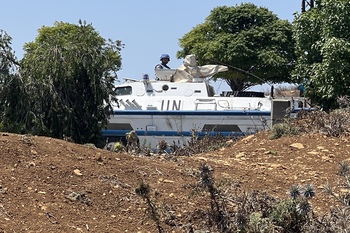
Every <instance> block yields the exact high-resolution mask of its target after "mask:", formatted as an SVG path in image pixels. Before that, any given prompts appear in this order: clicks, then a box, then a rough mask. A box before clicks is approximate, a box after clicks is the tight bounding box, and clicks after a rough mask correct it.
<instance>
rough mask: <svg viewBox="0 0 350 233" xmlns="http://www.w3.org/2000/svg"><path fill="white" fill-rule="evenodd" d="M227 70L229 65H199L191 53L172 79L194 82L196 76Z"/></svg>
mask: <svg viewBox="0 0 350 233" xmlns="http://www.w3.org/2000/svg"><path fill="white" fill-rule="evenodd" d="M227 70H228V67H227V66H222V65H204V66H197V59H196V56H195V55H194V54H191V55H187V56H186V57H185V60H184V62H183V64H182V65H181V66H179V67H178V68H177V69H176V72H175V74H174V75H173V79H172V80H173V81H174V82H193V80H194V79H196V78H207V77H211V76H213V75H215V74H217V73H219V72H224V71H227Z"/></svg>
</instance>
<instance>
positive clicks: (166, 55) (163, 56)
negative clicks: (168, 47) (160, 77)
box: [160, 53, 170, 61]
mask: <svg viewBox="0 0 350 233" xmlns="http://www.w3.org/2000/svg"><path fill="white" fill-rule="evenodd" d="M163 58H168V59H169V61H170V56H169V55H168V54H165V53H164V54H162V56H160V60H162V59H163Z"/></svg>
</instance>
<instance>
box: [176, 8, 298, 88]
mask: <svg viewBox="0 0 350 233" xmlns="http://www.w3.org/2000/svg"><path fill="white" fill-rule="evenodd" d="M292 38H293V37H292V25H291V23H289V22H288V21H287V20H280V19H278V17H277V16H276V15H275V14H273V13H272V12H270V11H269V10H268V9H267V8H264V7H257V6H255V5H254V4H251V3H244V4H241V5H239V6H235V7H229V6H221V7H216V8H214V9H213V10H212V11H211V13H210V15H209V16H208V17H207V18H206V20H205V22H204V23H202V24H199V25H197V26H196V27H194V28H193V29H192V30H191V31H190V32H188V33H187V34H185V35H184V36H183V37H182V38H181V39H180V47H181V48H182V50H180V51H178V53H177V56H178V57H179V58H183V57H185V56H186V55H188V54H196V56H197V59H198V64H199V65H205V64H212V63H215V64H223V65H227V66H229V68H230V69H229V71H228V72H225V73H220V74H219V75H220V78H224V79H226V81H227V83H228V84H229V85H230V87H231V89H232V90H234V91H240V90H244V89H246V88H248V87H249V86H252V85H255V84H262V83H265V82H275V83H276V82H277V83H280V82H288V81H290V72H291V70H292V69H293V64H294V63H293V62H294V59H295V55H294V42H293V39H292ZM215 77H216V78H218V75H217V76H215Z"/></svg>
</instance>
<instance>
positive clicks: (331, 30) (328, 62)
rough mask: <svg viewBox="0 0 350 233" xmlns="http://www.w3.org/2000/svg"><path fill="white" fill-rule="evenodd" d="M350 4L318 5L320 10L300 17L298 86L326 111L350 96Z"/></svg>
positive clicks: (340, 0)
mask: <svg viewBox="0 0 350 233" xmlns="http://www.w3.org/2000/svg"><path fill="white" fill-rule="evenodd" d="M349 17H350V2H349V1H344V0H322V1H317V7H315V8H313V9H311V10H309V11H307V12H305V13H302V14H300V15H297V16H296V17H295V20H294V22H293V25H294V33H293V35H294V38H295V41H296V45H295V48H296V53H297V60H296V68H295V70H294V80H295V82H298V83H301V82H303V83H304V85H305V88H306V89H305V95H306V96H308V97H309V98H310V99H311V100H312V101H313V102H315V103H318V104H319V105H320V106H321V107H322V108H323V109H325V110H329V109H334V108H337V102H336V100H337V98H338V97H341V96H349V95H350V59H349V57H350V20H349Z"/></svg>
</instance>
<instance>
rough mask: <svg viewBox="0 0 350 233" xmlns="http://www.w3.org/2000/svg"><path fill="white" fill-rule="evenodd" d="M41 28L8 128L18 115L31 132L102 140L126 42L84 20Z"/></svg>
mask: <svg viewBox="0 0 350 233" xmlns="http://www.w3.org/2000/svg"><path fill="white" fill-rule="evenodd" d="M38 32H39V34H38V36H37V37H36V39H35V41H34V42H29V43H26V44H25V46H24V50H25V54H24V57H23V59H22V60H21V75H22V77H23V78H22V79H21V80H22V82H21V83H15V84H14V85H13V86H14V88H15V87H16V88H17V90H14V91H16V93H17V95H19V96H20V97H21V98H16V99H11V98H10V99H8V102H9V103H10V105H11V106H12V108H13V109H12V116H11V117H7V119H8V123H7V124H6V125H7V127H9V128H10V127H11V123H12V122H11V120H9V119H14V122H15V123H17V124H18V123H22V124H23V125H24V126H25V129H26V131H27V132H28V133H33V134H38V135H46V136H50V137H55V138H63V137H69V138H71V139H72V140H73V141H75V142H77V143H86V142H91V143H97V142H98V140H99V139H100V136H101V129H102V128H104V127H105V126H106V124H107V122H108V119H109V115H110V110H111V97H113V96H114V93H113V87H114V81H115V79H116V71H118V70H119V69H120V67H121V57H120V50H121V49H122V47H123V45H122V44H121V42H120V41H115V42H113V41H111V40H108V41H106V40H105V39H103V38H102V37H101V36H100V35H99V33H98V32H97V31H95V29H94V28H93V27H92V25H87V24H86V23H85V22H84V23H81V21H80V22H79V25H75V24H70V23H63V22H56V23H55V24H54V26H53V27H47V26H44V27H42V28H40V29H39V30H38ZM22 106H26V111H25V112H24V113H22V112H21V109H20V108H21V107H22ZM12 130H18V129H14V128H12Z"/></svg>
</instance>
